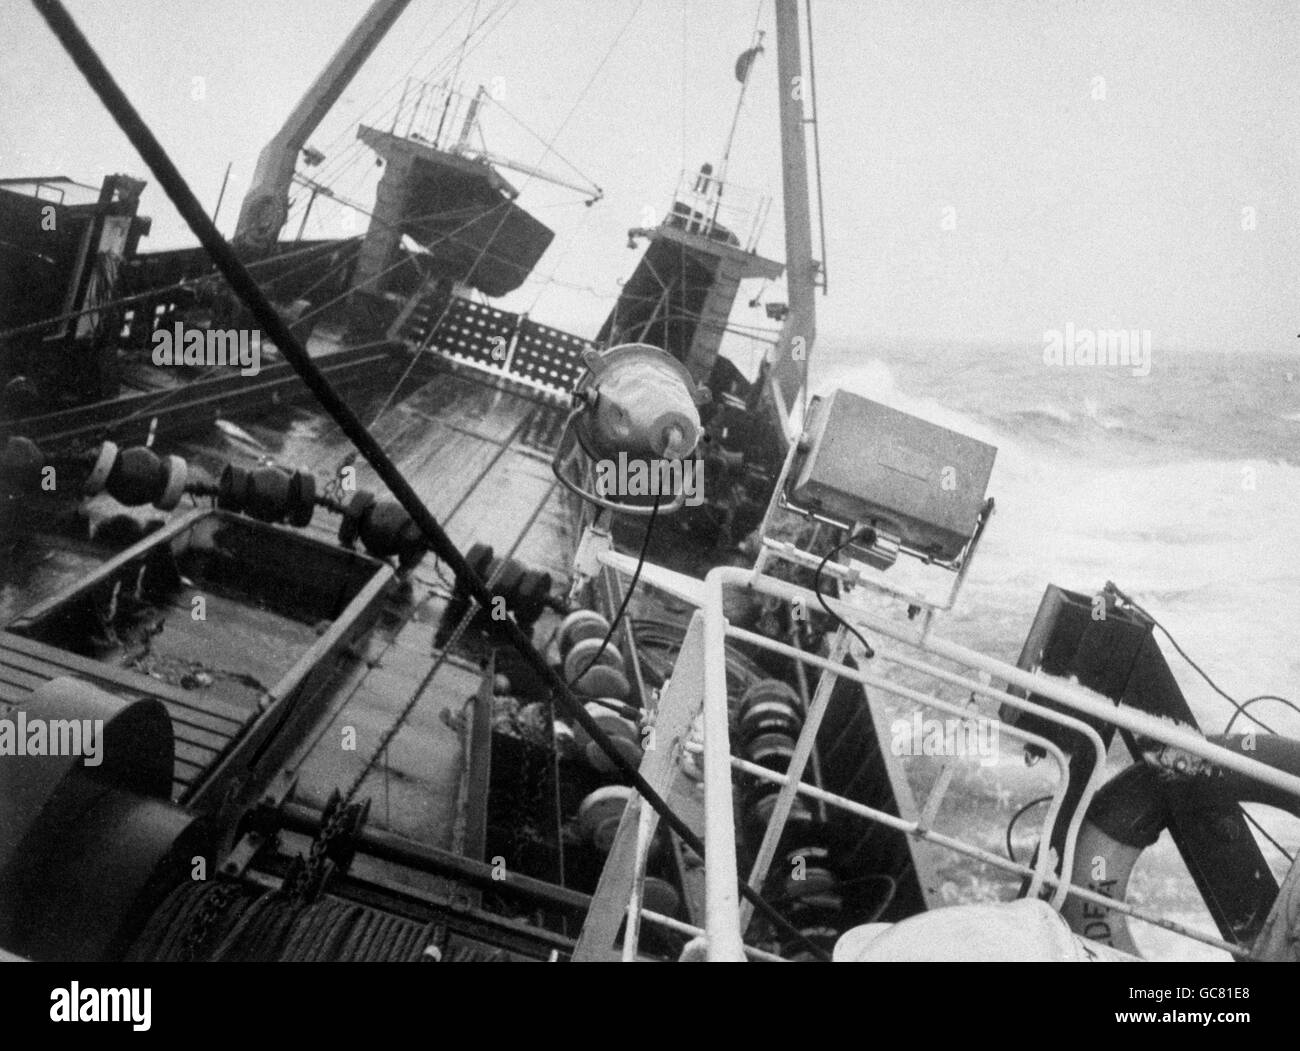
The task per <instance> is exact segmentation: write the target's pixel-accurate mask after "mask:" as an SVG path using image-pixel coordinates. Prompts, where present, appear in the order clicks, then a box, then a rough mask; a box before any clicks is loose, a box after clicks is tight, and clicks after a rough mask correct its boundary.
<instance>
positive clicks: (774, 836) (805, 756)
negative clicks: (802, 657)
mask: <svg viewBox="0 0 1300 1051" xmlns="http://www.w3.org/2000/svg"><path fill="white" fill-rule="evenodd" d="M848 648H849V645H848V632H847V631H845V630H844V628H842V627H841V628H840V629H839V631H837V632H836V633H835V638H834V640H833V641H832V642H831V650H830V660H831V661H832V662H834V663H835V664H839V663H840V661H842V660H843V659H844V656H845V654H846V653H847V652H848ZM800 666H801V667H802V662H800ZM838 681H839V675H838V674H837V673H835V672H832V671H828V670H825V669H823V670H822V674H821V678H820V679H819V680H818V682H817V691H816V693H814V695H813V698H812V702H811V703H810V704H809V705H808V710H807V711H805V712H804V722H803V728H802V729H801V730H800V731H799V739H798V740H797V741H795V745H794V753H793V754H792V755H791V756H790V765H789V766H788V767H787V768H786V782H785V784H783V785H782V786H781V789H780V791H779V792H777V796H776V805H775V806H774V807H773V808H772V816H771V818H770V819H769V820H768V823H767V830H766V831H765V832H764V833H763V841H762V843H761V844H760V845H759V848H758V856H757V857H756V858H755V859H754V864H753V867H752V868H751V869H750V870H749V885H750V886H751V887H753V888H754V890H756V891H761V890H762V889H763V881H764V880H765V879H767V873H768V869H769V868H770V867H771V865H772V859H773V858H774V857H775V856H776V847H777V844H778V843H779V842H780V841H781V833H782V832H784V831H785V823H786V820H787V819H788V818H789V817H790V810H791V808H792V807H793V806H794V797H795V794H796V790H797V788H798V785H799V782H800V781H802V780H803V772H804V768H805V767H806V766H807V765H808V760H809V758H810V757H811V756H812V751H813V745H814V744H815V743H816V741H817V731H818V730H819V729H820V728H821V724H822V716H823V715H825V714H826V708H827V706H828V705H829V704H830V700H831V693H832V692H833V691H834V690H835V684H836V682H838ZM753 912H754V908H753V906H752V905H750V903H749V902H747V901H746V902H743V903H742V904H741V907H740V927H741V930H742V931H743V930H745V929H746V928H747V927H748V926H749V920H750V917H751V916H752V915H753Z"/></svg>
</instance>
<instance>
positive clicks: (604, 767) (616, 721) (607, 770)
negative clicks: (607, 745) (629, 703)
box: [573, 701, 641, 776]
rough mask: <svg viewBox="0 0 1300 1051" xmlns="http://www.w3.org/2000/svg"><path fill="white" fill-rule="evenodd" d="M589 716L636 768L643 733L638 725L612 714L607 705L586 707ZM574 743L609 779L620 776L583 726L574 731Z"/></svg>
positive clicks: (590, 704) (596, 704)
mask: <svg viewBox="0 0 1300 1051" xmlns="http://www.w3.org/2000/svg"><path fill="white" fill-rule="evenodd" d="M583 707H584V708H586V709H587V712H588V714H589V715H590V716H591V717H592V718H593V719H595V720H596V725H597V726H599V727H600V728H601V729H602V730H604V731H605V733H606V734H607V735H608V736H609V738H610V740H611V741H612V742H613V743H614V747H615V748H616V749H617V750H618V751H619V753H620V754H621V755H622V756H623V757H624V758H625V759H627V760H628V761H629V762H631V763H634V764H640V762H641V732H640V730H639V729H638V728H637V725H636V723H634V722H632V721H631V720H630V719H625V718H623V716H621V715H619V714H617V713H616V712H611V711H610V710H609V709H608V708H607V707H605V706H604V705H603V704H599V703H597V702H596V701H591V702H589V703H588V704H585V705H583ZM573 736H574V742H575V744H576V745H577V746H578V748H579V750H580V751H581V753H582V755H583V757H584V758H585V759H586V760H587V762H588V763H589V764H590V765H591V766H592V767H593V768H595V769H596V770H597V771H599V772H600V773H602V774H605V775H606V776H608V775H611V774H615V773H617V772H618V768H617V767H616V766H615V765H614V763H613V762H612V761H611V760H610V758H609V756H607V755H606V754H605V753H604V752H603V751H601V750H600V748H599V747H598V746H597V745H596V743H595V742H594V741H593V740H592V739H591V737H590V736H589V735H588V734H587V733H586V731H585V730H583V729H582V726H581V724H579V725H576V726H575V727H574V728H573Z"/></svg>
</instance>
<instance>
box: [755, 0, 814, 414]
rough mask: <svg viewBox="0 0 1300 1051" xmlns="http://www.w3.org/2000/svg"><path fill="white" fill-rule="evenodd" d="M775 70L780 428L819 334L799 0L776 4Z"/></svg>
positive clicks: (771, 365) (771, 368) (771, 366)
mask: <svg viewBox="0 0 1300 1051" xmlns="http://www.w3.org/2000/svg"><path fill="white" fill-rule="evenodd" d="M776 66H777V87H778V91H779V92H780V121H781V202H782V209H783V211H784V213H785V266H786V295H787V298H788V302H789V313H788V314H787V315H786V317H785V322H784V324H783V325H782V327H781V335H780V338H779V339H778V340H777V343H776V345H775V346H774V347H773V348H772V351H771V353H770V354H769V356H768V368H767V380H768V387H769V390H770V391H771V392H772V394H773V398H774V401H775V403H776V409H777V413H778V416H779V417H780V418H781V420H782V421H783V426H784V425H786V424H785V421H788V419H789V415H790V411H791V410H792V409H793V408H794V406H795V404H796V403H797V402H798V401H799V400H800V399H801V398H802V397H803V395H804V394H805V393H806V390H805V388H806V385H807V376H808V357H809V355H810V354H811V353H812V345H813V340H814V339H815V338H816V334H817V310H816V295H815V293H816V285H817V270H818V263H817V261H816V260H815V259H814V258H813V254H812V207H811V205H810V203H809V198H808V152H807V144H806V142H805V137H804V123H805V117H804V106H803V95H804V91H805V90H806V88H807V81H806V79H805V77H804V75H803V52H802V49H801V47H800V42H799V8H798V3H797V0H776Z"/></svg>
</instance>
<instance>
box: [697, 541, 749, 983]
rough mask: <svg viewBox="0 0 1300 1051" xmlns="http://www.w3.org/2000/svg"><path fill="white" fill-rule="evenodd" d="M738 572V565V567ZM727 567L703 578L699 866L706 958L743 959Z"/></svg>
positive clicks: (728, 573) (711, 572)
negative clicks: (702, 849)
mask: <svg viewBox="0 0 1300 1051" xmlns="http://www.w3.org/2000/svg"><path fill="white" fill-rule="evenodd" d="M742 572H743V571H742ZM730 575H731V567H719V568H717V569H714V570H711V571H710V572H709V574H708V575H707V576H706V577H705V578H704V584H705V600H704V609H703V610H702V612H703V614H704V847H705V849H706V850H707V851H708V858H707V860H706V863H705V866H704V897H705V914H706V918H705V924H704V929H705V931H706V932H707V935H708V958H709V960H710V962H712V961H714V960H743V959H744V958H745V957H744V941H743V939H742V938H741V934H740V892H739V890H738V889H737V884H738V881H739V879H740V876H739V871H738V867H737V864H736V821H735V806H734V803H733V801H732V795H731V736H730V732H729V730H728V727H727V722H728V707H727V619H726V616H725V614H724V613H723V604H722V598H723V586H724V581H726V580H727V578H728V577H729V576H730Z"/></svg>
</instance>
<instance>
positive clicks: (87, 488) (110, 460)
mask: <svg viewBox="0 0 1300 1051" xmlns="http://www.w3.org/2000/svg"><path fill="white" fill-rule="evenodd" d="M117 451H118V450H117V445H116V444H115V443H113V442H110V441H105V442H103V443H102V444H101V445H100V447H99V452H98V453H96V454H95V462H94V464H93V465H92V466H91V468H90V473H89V474H88V475H86V480H85V481H84V482H82V484H81V491H82V493H83V494H84V495H85V496H88V497H89V496H98V495H99V494H100V493H102V492H103V491H104V483H105V482H107V481H108V476H109V473H110V472H111V471H112V470H113V464H115V463H116V462H117Z"/></svg>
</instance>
